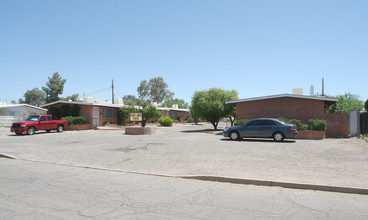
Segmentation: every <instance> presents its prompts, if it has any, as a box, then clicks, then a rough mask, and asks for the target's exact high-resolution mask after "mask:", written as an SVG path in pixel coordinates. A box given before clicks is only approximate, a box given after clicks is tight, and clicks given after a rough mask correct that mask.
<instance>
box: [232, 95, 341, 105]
mask: <svg viewBox="0 0 368 220" xmlns="http://www.w3.org/2000/svg"><path fill="white" fill-rule="evenodd" d="M277 98H298V99H312V100H320V101H328V102H337V101H338V100H337V99H333V98H326V97H322V96H306V95H294V94H281V95H271V96H261V97H255V98H247V99H238V100H232V101H227V102H225V103H226V104H235V103H239V102H251V101H258V100H265V99H277Z"/></svg>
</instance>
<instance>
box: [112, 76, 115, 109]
mask: <svg viewBox="0 0 368 220" xmlns="http://www.w3.org/2000/svg"><path fill="white" fill-rule="evenodd" d="M112 104H115V97H114V80H112Z"/></svg>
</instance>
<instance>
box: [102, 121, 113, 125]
mask: <svg viewBox="0 0 368 220" xmlns="http://www.w3.org/2000/svg"><path fill="white" fill-rule="evenodd" d="M103 124H104V125H115V123H114V122H112V121H105V122H104V123H103Z"/></svg>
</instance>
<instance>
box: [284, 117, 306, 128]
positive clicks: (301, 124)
mask: <svg viewBox="0 0 368 220" xmlns="http://www.w3.org/2000/svg"><path fill="white" fill-rule="evenodd" d="M287 123H288V124H294V125H296V127H297V128H298V130H308V127H309V126H308V125H307V124H303V123H302V121H300V120H298V119H290V120H288V122H287Z"/></svg>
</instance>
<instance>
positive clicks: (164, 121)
mask: <svg viewBox="0 0 368 220" xmlns="http://www.w3.org/2000/svg"><path fill="white" fill-rule="evenodd" d="M158 123H160V125H162V126H172V124H173V120H172V119H171V118H169V117H161V118H160V119H158Z"/></svg>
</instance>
